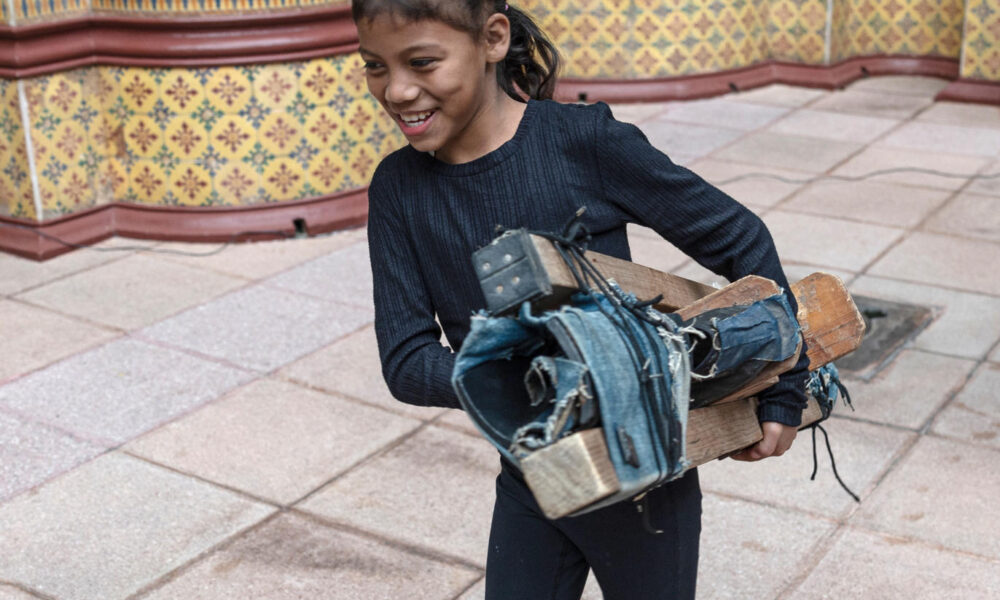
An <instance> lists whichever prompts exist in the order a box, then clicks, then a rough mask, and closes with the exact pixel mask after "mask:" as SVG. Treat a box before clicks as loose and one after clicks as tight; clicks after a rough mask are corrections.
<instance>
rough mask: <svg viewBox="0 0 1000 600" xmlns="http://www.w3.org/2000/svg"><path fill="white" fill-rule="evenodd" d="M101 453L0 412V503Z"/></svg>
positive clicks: (90, 445)
mask: <svg viewBox="0 0 1000 600" xmlns="http://www.w3.org/2000/svg"><path fill="white" fill-rule="evenodd" d="M103 451H104V448H103V447H101V446H98V445H96V444H88V443H87V442H82V441H80V440H77V439H74V438H72V437H70V436H68V435H66V434H65V433H62V432H59V431H56V430H54V429H52V428H50V427H45V426H44V425H39V424H38V423H33V422H31V421H28V420H26V419H22V418H19V417H16V416H14V415H8V414H5V413H2V412H0V502H4V501H6V500H7V499H9V498H12V497H14V496H16V495H17V494H19V493H21V492H23V491H25V490H28V489H31V488H33V487H35V486H36V485H38V484H40V483H42V482H44V481H46V480H48V479H49V478H51V477H53V476H55V475H58V474H59V473H62V472H63V471H67V470H69V469H72V468H73V467H75V466H77V465H79V464H81V463H83V462H84V461H86V460H89V459H91V458H93V457H95V456H97V455H98V454H100V453H101V452H103ZM0 597H2V596H0Z"/></svg>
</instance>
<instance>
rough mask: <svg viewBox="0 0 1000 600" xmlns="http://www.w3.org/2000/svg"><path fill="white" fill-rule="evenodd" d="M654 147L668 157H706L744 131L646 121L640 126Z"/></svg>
mask: <svg viewBox="0 0 1000 600" xmlns="http://www.w3.org/2000/svg"><path fill="white" fill-rule="evenodd" d="M639 128H640V129H642V131H643V133H645V134H646V137H647V138H649V141H650V143H651V144H653V146H656V147H657V148H658V149H659V150H660V151H661V152H664V153H666V154H667V156H670V157H673V156H675V155H684V156H689V157H700V156H705V155H706V154H708V153H709V152H711V151H713V150H715V149H716V148H720V147H722V146H725V145H726V144H728V143H730V142H732V141H733V140H735V139H736V138H738V137H740V136H741V135H743V132H742V131H737V130H735V129H723V128H720V127H708V126H705V125H691V124H688V123H676V122H672V121H663V120H661V119H655V120H649V121H644V122H642V123H641V124H640V126H639Z"/></svg>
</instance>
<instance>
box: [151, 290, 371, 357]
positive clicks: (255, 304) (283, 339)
mask: <svg viewBox="0 0 1000 600" xmlns="http://www.w3.org/2000/svg"><path fill="white" fill-rule="evenodd" d="M372 318H373V317H372V313H371V312H370V311H368V310H365V309H361V308H355V307H350V306H345V305H341V304H336V303H333V302H325V301H322V300H319V299H316V298H309V297H306V296H303V295H301V294H294V293H290V292H285V291H282V290H276V289H271V288H267V287H264V286H259V285H258V286H253V287H249V288H246V289H243V290H239V291H238V292H234V293H232V294H228V295H226V296H223V297H222V298H218V299H216V300H213V301H212V302H209V303H207V304H204V305H202V306H199V307H197V308H193V309H191V310H188V311H185V312H183V313H181V314H179V315H177V316H175V317H172V318H170V319H167V320H165V321H161V322H160V323H157V324H156V325H153V326H152V327H149V328H147V329H144V330H142V332H141V335H143V336H148V337H150V338H153V339H157V340H162V341H164V342H167V343H170V344H175V345H177V346H181V347H184V348H190V349H192V350H196V351H198V352H202V353H204V354H208V355H210V356H215V357H218V358H222V359H225V360H228V361H231V362H233V363H235V364H238V365H242V366H244V367H247V368H250V369H258V370H261V371H270V370H272V369H275V368H277V367H280V366H282V365H285V364H288V363H290V362H292V361H294V360H296V359H298V358H300V357H302V356H305V355H306V354H309V353H310V352H313V351H315V350H317V349H319V348H322V347H323V346H325V345H327V344H330V343H332V342H333V341H335V340H337V339H339V338H340V337H342V336H344V335H346V334H348V333H351V332H353V331H356V330H357V329H359V328H361V327H363V326H364V325H366V324H367V323H370V322H371V321H372ZM206 332H211V335H206Z"/></svg>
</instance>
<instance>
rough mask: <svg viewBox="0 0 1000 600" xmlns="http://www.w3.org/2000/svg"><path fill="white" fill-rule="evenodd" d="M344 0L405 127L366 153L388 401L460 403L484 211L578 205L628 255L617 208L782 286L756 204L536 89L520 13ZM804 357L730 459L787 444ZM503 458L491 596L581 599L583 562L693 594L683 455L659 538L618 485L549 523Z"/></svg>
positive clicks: (693, 525)
mask: <svg viewBox="0 0 1000 600" xmlns="http://www.w3.org/2000/svg"><path fill="white" fill-rule="evenodd" d="M352 8H353V16H354V20H355V23H356V24H357V26H358V33H359V37H360V41H361V46H360V53H361V56H362V58H363V59H364V61H365V70H366V76H367V82H368V88H369V90H370V91H371V93H372V94H373V95H374V96H375V98H377V99H378V101H379V103H380V104H381V105H382V107H383V108H384V109H385V111H386V112H387V113H388V114H389V115H390V116H391V117H392V118H393V119H394V120H395V122H396V123H397V125H398V126H399V128H400V130H401V131H402V132H403V135H404V136H405V137H406V139H407V141H408V142H409V145H407V146H406V147H404V148H402V149H400V150H398V151H396V152H394V153H393V154H391V155H389V156H388V157H386V158H385V160H383V161H382V163H381V164H380V165H379V167H378V169H377V170H376V172H375V175H374V177H373V179H372V183H371V187H370V188H369V222H368V237H369V246H370V252H371V263H372V274H373V279H374V296H375V331H376V335H377V338H378V345H379V353H380V355H381V359H382V366H383V373H384V375H385V378H386V382H387V383H388V385H389V389H390V390H391V391H392V393H393V395H394V396H395V397H396V398H398V399H399V400H401V401H403V402H407V403H410V404H416V405H423V406H445V407H450V408H459V402H458V398H457V397H456V394H455V392H454V389H453V388H452V385H451V374H452V368H453V366H454V354H453V353H452V351H451V350H450V349H449V348H447V347H445V346H443V345H442V344H441V343H440V341H439V340H440V335H441V328H443V330H444V335H445V338H446V339H447V341H448V343H449V345H450V346H451V348H456V349H457V348H460V347H461V345H462V341H463V340H464V339H465V336H466V335H467V334H468V331H469V317H470V315H471V314H472V313H473V312H474V311H476V310H478V309H480V308H482V307H483V306H484V305H485V301H484V299H483V296H482V292H481V290H480V287H479V281H478V279H477V277H476V274H475V272H474V270H473V267H472V262H471V260H470V256H471V254H472V252H473V251H474V250H476V249H478V248H480V247H482V246H485V245H486V244H488V243H489V242H490V241H491V240H492V239H493V237H494V236H495V235H496V232H497V228H498V226H502V227H504V228H511V229H512V228H518V227H527V228H531V229H535V230H543V231H558V230H560V229H561V228H562V227H563V225H564V224H565V222H566V220H567V218H568V217H570V216H571V215H573V214H574V213H575V212H576V211H577V210H578V209H579V208H580V207H581V206H586V207H587V211H586V213H585V215H584V216H583V222H584V225H585V226H586V227H587V229H588V230H589V231H590V232H591V234H592V240H591V241H590V243H589V248H590V249H591V250H595V251H597V252H602V253H604V254H609V255H612V256H617V257H620V258H624V259H629V258H630V254H629V247H628V240H627V237H626V229H625V228H626V224H627V223H639V224H642V225H645V226H648V227H651V228H653V229H654V230H656V231H657V232H658V233H659V234H660V235H662V236H663V237H664V238H666V239H667V240H668V241H670V242H671V243H673V244H674V245H675V246H677V247H678V248H680V249H681V250H683V251H684V252H685V253H687V254H688V255H689V256H691V257H693V258H694V259H695V260H697V261H698V262H699V263H700V264H702V265H703V266H705V267H707V268H709V269H711V270H712V271H714V272H716V273H718V274H720V275H723V276H725V277H727V278H728V279H730V280H735V279H738V278H740V277H743V276H745V275H750V274H756V275H761V276H763V277H768V278H770V279H773V280H775V281H776V282H777V283H778V284H779V285H780V286H782V288H783V289H785V290H787V289H788V282H787V279H786V278H785V275H784V273H783V272H782V269H781V265H780V263H779V262H778V256H777V253H776V251H775V248H774V243H773V241H772V239H771V236H770V234H769V233H768V231H767V229H766V227H764V224H763V223H762V222H761V220H760V219H759V218H757V216H756V215H754V214H753V213H752V212H750V211H749V210H747V209H746V208H744V207H743V206H742V205H740V204H738V203H737V202H735V201H734V200H732V199H731V198H729V197H728V196H727V195H725V194H724V193H722V192H721V191H719V190H718V189H716V188H714V187H712V186H711V185H709V184H708V183H706V182H705V181H704V180H702V179H701V178H700V177H698V176H697V175H695V174H694V173H692V172H691V171H689V170H687V169H685V168H683V167H680V166H677V165H675V164H674V163H672V162H671V161H670V159H669V158H668V157H667V156H666V155H664V154H663V153H661V152H659V151H658V150H656V149H655V148H653V147H652V146H651V145H650V144H649V143H648V141H647V140H646V138H645V137H644V136H643V134H642V133H641V132H640V131H639V130H638V129H637V128H635V127H633V126H631V125H626V124H623V123H620V122H618V121H616V120H615V119H614V118H613V117H612V115H611V111H610V109H609V108H608V107H607V106H606V105H604V104H600V103H599V104H596V105H592V106H582V105H565V104H558V103H555V102H552V101H550V100H545V99H548V98H551V96H552V92H553V88H554V85H555V77H554V76H555V73H556V71H557V68H558V57H557V54H556V51H555V49H554V48H553V46H552V45H551V43H550V42H548V41H547V40H546V39H545V37H544V36H543V35H542V33H541V32H540V31H539V30H538V28H537V27H536V26H535V24H534V23H532V21H531V20H530V18H528V16H527V15H525V14H524V13H523V12H521V11H519V10H517V9H516V8H514V7H512V6H508V5H507V4H506V3H505V2H503V1H502V0H501V1H499V2H498V1H496V0H353V2H352ZM525 98H527V101H525ZM786 296H787V297H788V300H789V302H790V303H791V305H792V308H793V311H794V310H795V306H796V305H795V299H794V298H793V297H792V296H791V294H787V293H786ZM438 322H440V325H441V327H440V328H439V326H438ZM802 356H803V359H802V360H800V361H799V364H798V365H797V366H796V368H795V369H793V370H792V371H789V372H787V373H785V374H784V375H782V377H781V379H780V381H779V383H778V384H777V385H775V386H774V387H772V388H771V389H769V390H767V391H765V392H763V393H761V394H760V395H759V399H760V411H759V418H760V420H761V422H762V424H763V429H764V439H763V440H762V441H761V442H760V443H758V444H757V445H756V446H754V447H752V448H750V449H748V450H746V451H744V452H743V453H742V454H740V455H738V456H737V458H739V459H743V460H759V459H761V458H764V457H767V456H778V455H781V454H782V453H784V452H785V451H786V450H787V449H788V448H789V447H790V446H791V443H792V440H793V439H794V438H795V432H796V428H797V426H798V425H799V423H800V419H801V411H802V407H803V406H804V405H805V395H804V391H803V387H804V381H805V376H806V370H805V364H806V361H805V359H804V356H805V354H804V349H803V355H802ZM501 462H502V464H501V472H500V475H499V476H498V477H497V497H496V503H495V505H494V513H493V523H492V528H491V531H490V546H489V554H488V559H487V565H486V597H487V598H488V599H490V600H501V599H502V600H533V599H535V598H553V599H560V600H562V599H578V598H579V597H580V595H581V593H582V589H583V585H584V582H585V580H586V577H587V572H588V570H590V569H592V570H593V572H594V575H595V577H596V578H597V581H598V583H599V584H600V586H601V589H602V591H603V593H604V597H605V598H606V599H607V600H616V599H622V600H642V599H645V598H693V597H694V591H695V579H696V574H697V566H698V538H699V535H700V530H701V491H700V489H699V486H698V475H697V471H696V470H694V469H692V470H690V471H688V473H687V474H686V475H685V476H684V477H682V478H681V479H678V480H676V481H673V482H671V483H668V484H666V485H663V486H661V487H659V488H657V489H655V490H653V491H651V492H650V493H649V494H647V496H646V498H647V500H646V501H647V502H648V506H649V513H648V514H649V515H651V519H652V525H653V527H655V528H656V529H659V530H662V531H663V533H662V534H659V535H656V534H653V533H650V532H649V531H648V530H647V528H646V527H645V525H644V522H643V515H642V514H640V513H639V512H638V511H637V510H636V506H635V504H634V503H632V502H627V501H626V502H620V503H618V504H615V505H612V506H609V507H607V508H604V509H601V510H597V511H594V512H590V513H587V514H585V515H582V516H578V517H570V518H564V519H558V520H554V521H552V520H548V519H546V518H545V517H544V516H543V514H542V511H541V509H540V508H539V507H538V505H537V504H536V503H535V501H534V498H533V497H532V495H531V493H530V491H529V490H528V488H527V487H526V485H525V483H524V480H523V478H522V477H521V475H520V473H519V472H518V471H517V469H516V467H514V466H513V465H511V464H508V463H506V461H501Z"/></svg>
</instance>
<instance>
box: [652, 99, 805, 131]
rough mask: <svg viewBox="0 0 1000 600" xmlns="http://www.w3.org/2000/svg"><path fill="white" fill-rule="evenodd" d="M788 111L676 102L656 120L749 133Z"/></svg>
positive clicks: (723, 102)
mask: <svg viewBox="0 0 1000 600" xmlns="http://www.w3.org/2000/svg"><path fill="white" fill-rule="evenodd" d="M788 111H789V109H788V108H786V107H782V106H768V105H765V104H752V103H747V102H739V101H738V100H730V99H728V98H726V97H717V98H708V99H705V100H692V101H689V102H676V103H674V104H671V105H670V106H668V107H667V110H666V112H664V113H663V114H662V115H660V116H658V117H657V119H658V120H667V121H677V122H679V123H691V124H694V125H709V126H712V127H725V128H727V129H740V130H743V131H750V130H753V129H759V128H761V127H763V126H765V125H767V124H768V123H770V122H772V121H774V120H775V119H778V118H780V117H782V116H784V115H785V114H786V113H788Z"/></svg>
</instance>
